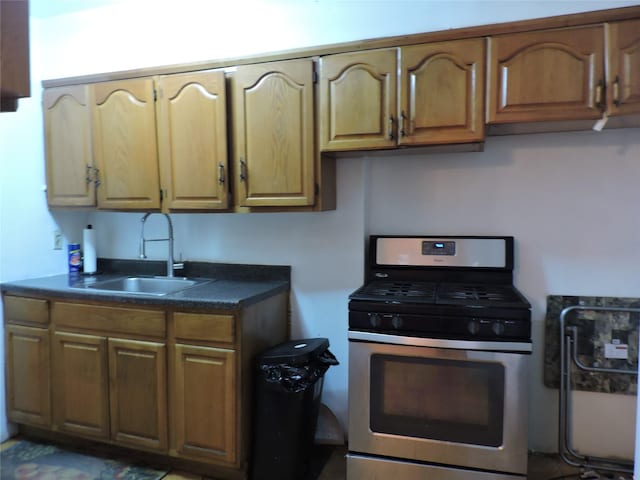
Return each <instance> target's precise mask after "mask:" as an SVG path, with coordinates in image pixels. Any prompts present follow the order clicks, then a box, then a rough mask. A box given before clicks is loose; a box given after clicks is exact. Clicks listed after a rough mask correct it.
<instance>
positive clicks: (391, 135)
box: [387, 115, 393, 140]
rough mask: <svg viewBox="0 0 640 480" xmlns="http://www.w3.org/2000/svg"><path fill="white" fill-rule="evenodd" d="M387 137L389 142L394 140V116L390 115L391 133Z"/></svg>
mask: <svg viewBox="0 0 640 480" xmlns="http://www.w3.org/2000/svg"><path fill="white" fill-rule="evenodd" d="M387 136H388V138H389V140H393V116H392V115H389V133H388V135H387Z"/></svg>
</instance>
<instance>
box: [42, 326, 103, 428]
mask: <svg viewBox="0 0 640 480" xmlns="http://www.w3.org/2000/svg"><path fill="white" fill-rule="evenodd" d="M107 389H108V370H107V339H106V338H105V337H99V336H94V335H79V334H73V333H62V332H56V333H55V334H54V335H53V416H54V429H56V430H59V431H61V432H65V433H72V434H78V435H83V436H87V437H94V438H100V439H108V438H109V394H108V390H107Z"/></svg>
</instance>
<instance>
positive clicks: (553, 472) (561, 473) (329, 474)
mask: <svg viewBox="0 0 640 480" xmlns="http://www.w3.org/2000/svg"><path fill="white" fill-rule="evenodd" d="M13 442H14V440H8V441H6V442H4V443H3V444H2V445H0V451H1V450H4V449H5V448H7V447H9V446H11V444H12V443H13ZM346 453H347V449H346V447H344V446H337V447H335V448H334V450H333V452H332V454H331V456H330V457H329V459H328V460H327V462H326V464H325V466H324V468H323V469H322V472H321V473H320V475H319V476H318V478H317V480H346V474H347V466H346V458H345V455H346ZM528 470H529V474H528V476H527V480H552V479H557V480H559V479H560V478H562V479H565V480H578V479H580V478H584V479H585V480H587V479H589V480H630V479H631V478H632V476H631V475H626V476H625V475H620V474H602V475H600V476H598V475H597V474H595V475H584V476H583V477H581V470H580V469H577V468H574V467H571V466H569V465H567V464H566V463H564V462H563V461H562V460H561V459H560V458H559V457H558V456H557V455H550V454H542V453H532V454H530V455H529V468H528ZM163 480H213V479H209V478H204V477H200V476H198V475H192V474H190V473H186V472H170V473H169V474H168V475H167V476H165V477H164V478H163ZM274 480H275V479H274ZM400 480H401V479H400Z"/></svg>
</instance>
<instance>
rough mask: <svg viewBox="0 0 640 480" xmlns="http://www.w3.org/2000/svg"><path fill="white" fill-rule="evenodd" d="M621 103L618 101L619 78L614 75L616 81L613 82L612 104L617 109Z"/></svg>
mask: <svg viewBox="0 0 640 480" xmlns="http://www.w3.org/2000/svg"><path fill="white" fill-rule="evenodd" d="M621 103H622V102H621V101H620V77H619V76H618V75H616V79H615V80H614V81H613V104H614V105H615V106H616V107H619V106H620V104H621Z"/></svg>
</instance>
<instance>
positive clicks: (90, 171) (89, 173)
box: [86, 163, 93, 183]
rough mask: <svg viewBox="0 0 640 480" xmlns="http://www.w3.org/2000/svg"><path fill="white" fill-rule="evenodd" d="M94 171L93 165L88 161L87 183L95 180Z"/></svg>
mask: <svg viewBox="0 0 640 480" xmlns="http://www.w3.org/2000/svg"><path fill="white" fill-rule="evenodd" d="M92 173H93V167H92V166H91V165H89V164H88V163H87V178H86V180H87V183H91V182H93V179H92V178H91V174H92Z"/></svg>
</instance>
